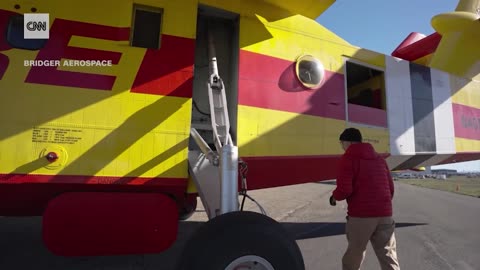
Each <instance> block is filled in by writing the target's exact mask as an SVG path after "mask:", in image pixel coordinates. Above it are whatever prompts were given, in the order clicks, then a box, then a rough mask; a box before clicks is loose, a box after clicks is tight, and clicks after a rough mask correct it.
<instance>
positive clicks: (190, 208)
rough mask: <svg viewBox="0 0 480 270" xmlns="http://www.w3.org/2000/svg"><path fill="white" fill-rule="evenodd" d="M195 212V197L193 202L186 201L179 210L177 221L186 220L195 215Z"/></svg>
mask: <svg viewBox="0 0 480 270" xmlns="http://www.w3.org/2000/svg"><path fill="white" fill-rule="evenodd" d="M196 210H197V198H196V197H195V199H194V200H187V201H186V202H185V204H184V205H183V207H181V208H180V210H179V213H178V219H179V220H187V219H189V218H190V217H191V216H193V214H195V211H196Z"/></svg>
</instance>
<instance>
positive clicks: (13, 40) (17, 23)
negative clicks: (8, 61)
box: [7, 15, 47, 50]
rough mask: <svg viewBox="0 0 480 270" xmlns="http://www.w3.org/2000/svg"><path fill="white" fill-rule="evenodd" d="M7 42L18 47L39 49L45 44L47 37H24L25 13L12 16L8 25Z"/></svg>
mask: <svg viewBox="0 0 480 270" xmlns="http://www.w3.org/2000/svg"><path fill="white" fill-rule="evenodd" d="M7 42H8V44H10V46H12V47H14V48H17V49H26V50H39V49H41V48H43V46H45V43H46V42H47V40H46V39H24V38H23V15H15V16H12V17H10V19H9V21H8V27H7Z"/></svg>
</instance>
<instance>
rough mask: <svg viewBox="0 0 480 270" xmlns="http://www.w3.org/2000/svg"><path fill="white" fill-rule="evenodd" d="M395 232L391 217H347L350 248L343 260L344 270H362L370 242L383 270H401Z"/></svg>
mask: <svg viewBox="0 0 480 270" xmlns="http://www.w3.org/2000/svg"><path fill="white" fill-rule="evenodd" d="M394 231H395V222H394V220H393V219H392V218H391V217H379V218H355V217H347V225H346V234H347V240H348V248H347V251H346V252H345V255H343V258H342V266H343V270H358V269H360V266H361V265H362V262H363V259H364V258H365V250H366V248H367V244H368V241H371V242H372V247H373V250H375V254H376V255H377V258H378V261H379V262H380V266H381V268H382V270H399V269H400V266H399V265H398V258H397V247H396V241H395V234H394Z"/></svg>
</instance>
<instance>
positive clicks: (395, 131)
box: [385, 56, 415, 155]
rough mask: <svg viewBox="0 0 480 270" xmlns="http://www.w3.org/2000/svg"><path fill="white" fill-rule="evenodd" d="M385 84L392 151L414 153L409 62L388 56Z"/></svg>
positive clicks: (402, 153) (393, 153) (397, 153)
mask: <svg viewBox="0 0 480 270" xmlns="http://www.w3.org/2000/svg"><path fill="white" fill-rule="evenodd" d="M386 66H387V69H386V72H385V85H386V92H387V113H388V127H389V132H390V153H391V154H392V155H414V154H415V134H414V131H413V109H412V90H411V84H410V66H409V62H407V61H404V60H400V59H398V58H394V57H389V56H386Z"/></svg>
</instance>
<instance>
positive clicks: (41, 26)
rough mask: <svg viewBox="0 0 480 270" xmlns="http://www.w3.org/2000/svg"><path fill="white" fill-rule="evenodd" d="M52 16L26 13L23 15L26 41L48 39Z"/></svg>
mask: <svg viewBox="0 0 480 270" xmlns="http://www.w3.org/2000/svg"><path fill="white" fill-rule="evenodd" d="M49 24H50V16H49V14H48V13H25V14H24V15H23V38H24V39H48V38H49V36H50V35H49V31H48V30H49V28H50V27H49Z"/></svg>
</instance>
